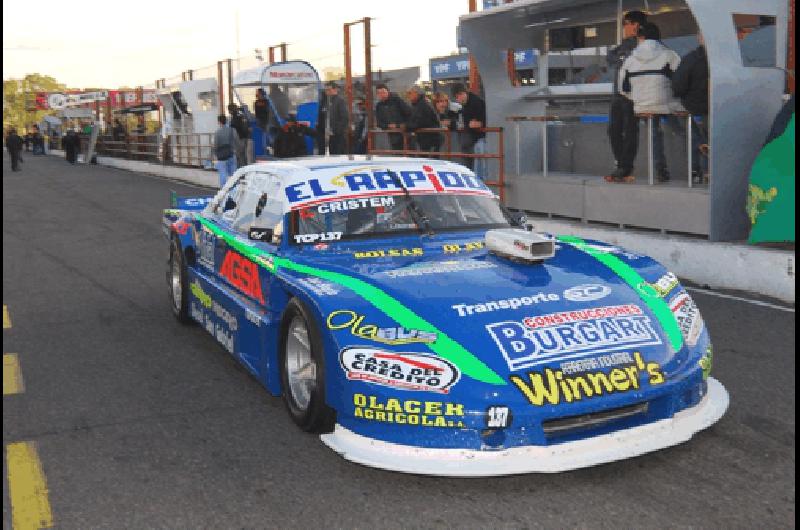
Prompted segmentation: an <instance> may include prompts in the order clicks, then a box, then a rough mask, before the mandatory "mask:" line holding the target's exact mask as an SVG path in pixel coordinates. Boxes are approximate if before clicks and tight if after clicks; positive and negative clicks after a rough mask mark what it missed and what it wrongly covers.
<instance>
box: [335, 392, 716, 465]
mask: <svg viewBox="0 0 800 530" xmlns="http://www.w3.org/2000/svg"><path fill="white" fill-rule="evenodd" d="M729 402H730V398H729V396H728V392H727V390H725V387H723V386H722V384H721V383H720V382H719V381H717V380H716V379H714V378H713V377H709V378H708V392H707V393H706V395H705V396H704V397H703V399H702V400H701V401H700V402H699V403H698V404H697V405H695V406H694V407H691V408H688V409H685V410H682V411H680V412H678V413H677V414H675V415H674V416H673V417H672V418H669V419H664V420H659V421H656V422H653V423H648V424H645V425H640V426H638V427H632V428H630V429H624V430H620V431H615V432H612V433H608V434H603V435H600V436H594V437H592V438H587V439H585V440H576V441H573V442H566V443H562V444H556V445H550V446H526V447H513V448H510V449H504V450H500V451H475V450H472V449H430V448H424V447H415V446H411V445H401V444H396V443H391V442H384V441H381V440H375V439H373V438H368V437H366V436H361V435H360V434H356V433H354V432H353V431H351V430H349V429H346V428H344V427H342V426H341V425H338V424H337V425H336V428H335V429H334V431H333V432H332V433H328V434H323V435H321V436H320V439H321V440H322V441H323V442H324V443H325V445H327V446H328V447H330V448H331V449H333V450H334V451H336V452H337V453H339V454H340V455H342V457H344V458H345V459H347V460H350V461H352V462H356V463H358V464H363V465H365V466H370V467H376V468H380V469H386V470H390V471H400V472H402V473H414V474H419V475H436V476H448V477H488V476H499V475H514V474H520V473H559V472H562V471H570V470H573V469H580V468H583V467H590V466H595V465H598V464H604V463H607V462H614V461H616V460H623V459H626V458H632V457H634V456H638V455H642V454H645V453H649V452H652V451H657V450H659V449H663V448H665V447H670V446H673V445H677V444H679V443H683V442H685V441H687V440H689V439H690V438H691V437H692V436H693V435H694V434H695V433H697V432H699V431H701V430H703V429H705V428H707V427H709V426H711V425H713V424H714V423H716V422H717V420H719V419H720V418H721V417H722V415H723V414H725V411H726V410H727V408H728V403H729Z"/></svg>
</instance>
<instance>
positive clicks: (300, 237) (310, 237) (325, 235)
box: [294, 232, 342, 243]
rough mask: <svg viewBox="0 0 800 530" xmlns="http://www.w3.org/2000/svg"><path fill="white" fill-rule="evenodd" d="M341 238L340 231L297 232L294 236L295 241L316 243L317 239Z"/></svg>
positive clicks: (333, 239)
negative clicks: (319, 232)
mask: <svg viewBox="0 0 800 530" xmlns="http://www.w3.org/2000/svg"><path fill="white" fill-rule="evenodd" d="M340 239H342V233H341V232H322V233H321V234H297V235H296V236H294V240H295V242H296V243H316V242H317V241H338V240H340Z"/></svg>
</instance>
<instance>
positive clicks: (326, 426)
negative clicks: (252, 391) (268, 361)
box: [279, 298, 335, 432]
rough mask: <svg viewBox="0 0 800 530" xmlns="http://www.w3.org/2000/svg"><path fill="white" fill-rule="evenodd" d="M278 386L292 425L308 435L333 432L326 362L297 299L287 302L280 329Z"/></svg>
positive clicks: (312, 324)
mask: <svg viewBox="0 0 800 530" xmlns="http://www.w3.org/2000/svg"><path fill="white" fill-rule="evenodd" d="M279 361H280V369H281V385H282V387H283V400H284V403H286V409H287V410H288V411H289V416H291V418H292V421H294V422H295V423H296V424H297V425H298V427H300V428H301V429H303V430H304V431H307V432H330V431H331V430H333V424H334V417H335V414H334V411H333V410H332V409H331V408H330V407H328V406H327V405H326V404H325V359H324V352H323V349H322V340H321V337H320V335H319V330H318V329H317V326H316V324H315V322H314V320H313V318H312V317H311V316H310V314H309V313H308V311H307V310H306V308H305V307H304V306H303V304H302V303H300V302H299V301H298V300H297V299H295V298H293V299H292V300H290V301H289V304H288V306H287V307H286V312H285V313H284V318H283V323H282V325H281V347H280V360H279Z"/></svg>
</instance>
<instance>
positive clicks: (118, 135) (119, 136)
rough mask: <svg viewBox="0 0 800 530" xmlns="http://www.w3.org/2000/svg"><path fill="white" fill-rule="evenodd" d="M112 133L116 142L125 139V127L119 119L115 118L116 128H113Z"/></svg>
mask: <svg viewBox="0 0 800 530" xmlns="http://www.w3.org/2000/svg"><path fill="white" fill-rule="evenodd" d="M111 134H112V136H113V137H114V141H115V142H124V141H125V136H126V134H125V127H124V126H123V125H122V123H120V121H119V119H116V120H114V128H113V129H111Z"/></svg>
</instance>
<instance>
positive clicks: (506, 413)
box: [486, 406, 512, 429]
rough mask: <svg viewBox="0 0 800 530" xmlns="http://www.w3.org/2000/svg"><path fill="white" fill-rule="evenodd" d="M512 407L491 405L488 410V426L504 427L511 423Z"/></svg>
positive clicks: (493, 427)
mask: <svg viewBox="0 0 800 530" xmlns="http://www.w3.org/2000/svg"><path fill="white" fill-rule="evenodd" d="M511 419H512V417H511V409H509V408H508V407H498V406H495V407H489V408H488V409H487V410H486V426H487V427H489V428H490V429H504V428H506V427H508V426H509V425H511Z"/></svg>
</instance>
